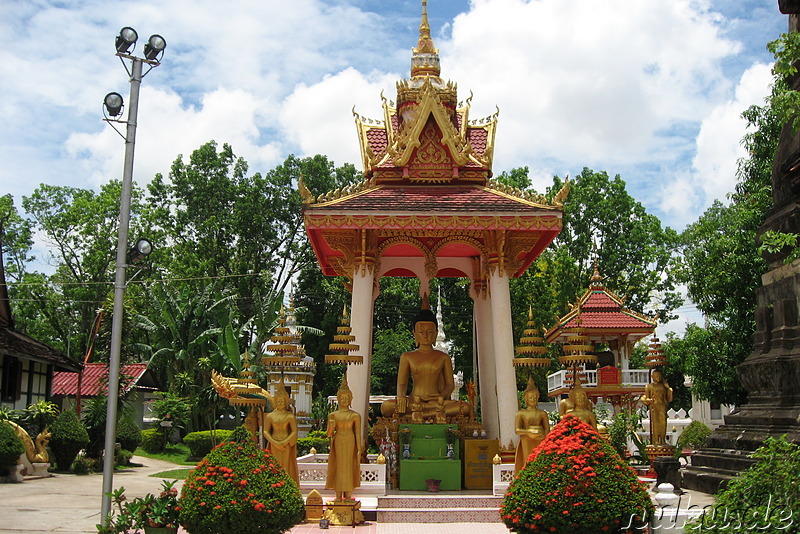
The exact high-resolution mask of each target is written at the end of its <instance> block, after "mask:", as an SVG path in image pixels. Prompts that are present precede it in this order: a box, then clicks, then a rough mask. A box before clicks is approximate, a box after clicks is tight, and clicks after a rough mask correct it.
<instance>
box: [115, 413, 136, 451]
mask: <svg viewBox="0 0 800 534" xmlns="http://www.w3.org/2000/svg"><path fill="white" fill-rule="evenodd" d="M117 441H118V442H119V444H120V446H121V447H122V448H123V449H124V450H126V451H130V452H133V451H135V450H136V448H137V447H138V446H139V445H140V444H141V443H142V431H141V430H140V429H139V427H138V426H136V422H135V421H134V420H133V417H131V416H129V415H125V416H123V417H122V419H120V420H119V422H118V423H117Z"/></svg>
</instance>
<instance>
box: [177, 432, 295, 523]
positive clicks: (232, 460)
mask: <svg viewBox="0 0 800 534" xmlns="http://www.w3.org/2000/svg"><path fill="white" fill-rule="evenodd" d="M230 440H231V441H226V442H223V443H220V444H219V445H217V446H216V447H215V448H214V449H213V450H212V451H211V452H210V453H208V454H207V455H206V457H205V458H203V460H202V461H200V463H198V464H197V467H195V468H194V469H193V470H192V471H191V472H190V473H189V477H188V478H187V479H186V482H185V483H184V485H183V489H182V491H181V497H180V500H179V504H180V507H181V511H180V520H181V524H182V525H183V526H184V527H185V528H186V530H188V531H189V532H191V533H192V534H219V533H221V532H224V533H225V534H240V533H241V534H245V533H247V534H249V533H251V532H264V533H268V534H280V533H281V532H285V531H287V530H289V529H290V528H292V527H293V526H294V525H295V524H297V523H298V522H300V521H302V520H303V518H304V514H305V508H304V506H303V497H302V496H301V495H300V491H299V490H298V489H297V485H296V484H295V483H294V481H293V480H292V479H291V478H289V476H288V475H287V474H286V473H285V472H284V471H283V468H282V467H281V466H280V464H278V461H277V460H276V459H275V457H273V456H272V455H271V454H270V453H269V452H267V451H263V450H261V449H259V448H258V447H256V446H255V445H254V444H253V443H252V442H251V441H250V434H249V432H248V431H247V430H246V429H245V428H244V427H240V428H237V429H236V430H235V431H234V432H233V434H232V435H231V437H230Z"/></svg>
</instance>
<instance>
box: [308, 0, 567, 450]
mask: <svg viewBox="0 0 800 534" xmlns="http://www.w3.org/2000/svg"><path fill="white" fill-rule="evenodd" d="M440 74H441V72H440V65H439V55H438V50H437V49H436V48H435V47H434V43H433V39H432V38H431V31H430V26H429V24H428V17H427V10H426V1H425V0H423V2H422V21H421V23H420V27H419V42H418V43H417V46H416V47H414V48H413V49H412V56H411V72H410V78H409V79H404V80H400V81H399V82H397V97H396V100H395V101H389V100H387V99H386V98H383V97H382V99H383V117H381V118H379V119H367V118H365V117H362V116H361V115H359V114H357V113H356V114H355V122H356V126H357V131H358V139H359V142H360V147H361V157H362V163H363V169H364V171H363V173H364V181H363V182H362V183H360V184H357V185H354V186H352V187H350V188H345V189H344V190H336V191H331V192H328V193H325V194H322V195H319V196H315V195H312V194H311V192H310V191H308V189H307V188H306V187H305V186H304V184H303V183H302V181H301V183H300V184H299V188H300V191H301V194H302V195H303V204H304V208H303V215H304V222H305V228H306V232H307V234H308V237H309V239H310V241H311V244H312V246H313V249H314V251H315V253H316V256H317V260H318V261H319V265H320V268H321V269H322V272H323V273H324V274H326V275H329V276H343V277H346V278H347V280H348V287H349V289H350V290H351V293H352V302H351V310H352V311H351V318H350V326H351V327H352V335H354V336H355V344H356V345H359V346H360V352H359V354H360V355H361V356H363V365H358V364H351V365H349V366H348V367H349V368H348V370H347V374H348V380H349V384H350V388H351V390H352V392H353V396H354V399H353V403H352V407H353V409H354V410H356V411H358V412H360V413H362V414H367V413H368V411H367V409H368V400H369V395H370V391H369V383H370V380H369V376H370V357H371V353H372V325H373V310H374V301H375V298H376V297H377V296H378V291H379V285H378V282H379V280H380V278H381V277H384V276H404V277H410V276H414V277H417V278H418V279H419V281H420V296H422V295H423V294H428V293H430V281H431V280H432V279H434V278H436V277H465V278H469V280H470V282H471V285H470V296H471V297H472V299H473V301H474V308H473V314H474V322H475V327H476V332H477V352H478V354H477V359H478V371H479V377H480V391H479V394H480V399H481V403H482V405H481V408H482V411H481V413H482V416H483V424H484V427H485V429H486V431H487V433H488V437H490V438H499V440H500V443H501V444H502V445H504V446H505V445H507V444H511V443H513V442H515V441H516V435H515V433H514V414H515V413H516V411H517V409H518V404H517V388H516V379H515V374H514V368H513V364H512V360H513V357H514V339H513V335H512V321H511V305H510V295H509V280H510V279H511V278H514V277H518V276H520V275H521V274H522V273H523V272H524V271H525V270H526V269H527V268H528V266H529V265H530V264H531V262H533V261H534V259H535V258H536V257H537V256H538V255H539V254H540V253H541V252H542V250H543V249H544V248H545V247H547V245H548V244H550V242H551V241H552V240H553V239H554V238H555V237H556V235H557V234H558V233H559V231H560V230H561V218H562V212H563V210H562V204H561V203H562V202H563V200H564V197H565V196H566V195H567V192H568V188H567V186H565V188H564V189H563V190H562V191H560V192H559V193H558V194H557V195H556V196H555V198H554V199H553V201H551V202H548V201H547V200H546V199H545V198H543V197H540V196H537V195H531V194H528V193H523V192H520V191H518V190H513V189H511V188H508V187H505V186H503V185H500V184H498V183H496V182H493V181H492V180H491V178H492V156H493V152H494V143H495V131H496V126H497V113H495V114H494V115H491V116H489V117H485V118H480V119H478V120H473V119H472V118H471V117H470V101H471V98H472V97H470V98H468V99H467V100H466V102H460V101H459V100H458V95H457V87H456V84H455V83H453V82H451V81H444V80H443V79H442V78H441V76H440ZM399 356H400V354H399V353H398V358H399ZM363 422H364V426H365V428H364V436H366V425H367V417H364V418H363Z"/></svg>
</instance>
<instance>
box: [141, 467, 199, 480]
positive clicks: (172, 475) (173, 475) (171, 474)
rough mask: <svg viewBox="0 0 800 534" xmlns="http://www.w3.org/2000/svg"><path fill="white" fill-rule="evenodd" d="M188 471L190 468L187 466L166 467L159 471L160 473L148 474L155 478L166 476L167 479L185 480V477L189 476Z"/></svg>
mask: <svg viewBox="0 0 800 534" xmlns="http://www.w3.org/2000/svg"><path fill="white" fill-rule="evenodd" d="M189 471H191V469H189V468H188V467H187V468H181V469H168V470H166V471H161V472H160V473H155V474H152V475H150V476H151V477H156V478H167V479H169V480H186V477H188V476H189Z"/></svg>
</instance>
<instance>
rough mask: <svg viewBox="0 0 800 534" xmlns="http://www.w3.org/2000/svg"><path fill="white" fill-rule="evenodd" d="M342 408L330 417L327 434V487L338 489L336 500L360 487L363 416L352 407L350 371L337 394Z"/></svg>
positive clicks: (344, 376)
mask: <svg viewBox="0 0 800 534" xmlns="http://www.w3.org/2000/svg"><path fill="white" fill-rule="evenodd" d="M336 399H337V400H338V402H339V408H338V409H337V410H336V411H335V412H331V414H330V415H329V416H328V432H327V434H328V437H329V438H331V448H330V453H329V454H328V478H327V480H326V482H325V488H326V489H332V490H334V491H335V492H336V500H337V501H341V500H345V499H349V498H350V494H351V492H352V491H353V490H354V489H355V488H357V487H359V486H361V463H360V459H361V450H360V448H359V439H358V437H359V435H360V433H361V416H360V415H359V414H358V412H355V411H353V410H351V409H350V403H351V402H353V393H352V392H351V391H350V388H349V387H348V385H347V371H345V373H344V375H342V385H341V386H340V387H339V391H338V392H337V393H336Z"/></svg>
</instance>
